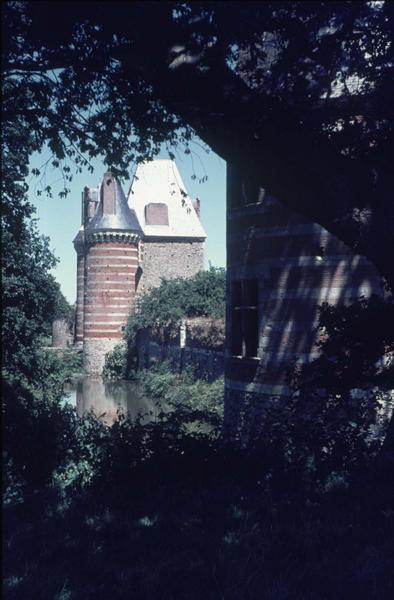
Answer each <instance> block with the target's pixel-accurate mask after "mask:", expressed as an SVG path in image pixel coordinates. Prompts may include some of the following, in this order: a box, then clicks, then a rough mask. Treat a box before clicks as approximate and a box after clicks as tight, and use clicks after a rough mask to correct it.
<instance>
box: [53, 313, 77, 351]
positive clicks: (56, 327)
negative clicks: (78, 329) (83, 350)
mask: <svg viewBox="0 0 394 600" xmlns="http://www.w3.org/2000/svg"><path fill="white" fill-rule="evenodd" d="M71 342H72V334H71V331H70V327H69V324H68V322H67V321H66V319H55V320H54V321H53V323H52V347H53V348H67V347H68V346H69V345H70V344H71Z"/></svg>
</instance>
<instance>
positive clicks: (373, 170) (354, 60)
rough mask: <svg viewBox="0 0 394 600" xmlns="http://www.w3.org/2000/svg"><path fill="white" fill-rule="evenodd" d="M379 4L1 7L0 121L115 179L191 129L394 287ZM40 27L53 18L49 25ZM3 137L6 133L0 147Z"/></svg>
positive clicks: (387, 101)
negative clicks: (95, 164)
mask: <svg viewBox="0 0 394 600" xmlns="http://www.w3.org/2000/svg"><path fill="white" fill-rule="evenodd" d="M393 13H394V9H393V4H392V3H391V2H369V1H368V2H290V1H289V2H281V3H278V2H242V3H241V2H221V1H219V2H192V3H182V2H111V3H109V2H96V3H95V4H94V10H92V4H91V3H90V2H78V3H74V4H73V7H72V10H70V5H69V4H68V3H67V2H52V3H51V2H41V1H38V2H26V3H23V2H7V3H6V4H5V7H4V18H3V24H4V35H3V39H4V40H5V42H4V44H3V67H4V86H3V89H4V92H3V93H4V117H5V122H6V123H14V122H15V121H16V120H17V121H18V123H20V124H21V126H22V127H23V130H24V135H25V136H26V137H28V138H29V142H30V146H31V148H32V150H39V149H41V148H42V147H43V146H44V145H45V144H47V145H48V146H49V148H50V149H51V151H52V153H53V160H54V161H55V164H57V163H58V164H59V168H60V169H63V171H62V174H63V175H64V181H65V188H67V181H68V180H69V178H70V177H72V173H70V172H67V171H66V170H65V169H64V167H65V166H67V162H70V161H74V163H75V164H76V168H77V170H78V169H82V168H85V167H86V168H90V167H89V159H90V158H93V157H95V156H97V155H99V154H104V155H105V157H106V162H107V164H108V165H109V166H110V167H111V168H112V169H113V170H114V172H115V173H116V174H118V175H126V172H127V170H128V169H129V168H130V164H131V163H132V162H135V161H140V160H144V159H150V158H152V157H153V156H154V155H155V154H157V152H158V151H159V149H160V147H161V146H162V145H163V144H164V145H165V146H166V147H167V148H169V150H170V148H172V149H171V150H170V151H171V152H172V153H173V154H174V152H175V150H174V148H176V147H177V146H178V147H183V149H184V151H185V152H186V153H189V152H191V153H192V152H193V151H192V150H191V149H192V147H193V146H192V145H193V143H194V142H193V136H194V135H195V134H197V135H198V136H199V137H200V139H201V140H203V142H205V143H206V144H207V145H208V146H209V147H211V148H212V149H213V150H214V151H215V152H217V153H218V154H219V155H221V156H222V157H223V158H224V159H225V160H227V161H228V162H231V164H232V165H234V166H236V167H239V168H240V169H241V170H242V172H243V173H244V174H245V176H246V177H248V178H254V179H255V180H256V184H258V185H261V186H262V187H264V188H265V189H268V190H269V191H270V193H272V194H273V195H274V196H276V197H278V198H279V199H281V200H282V201H283V202H285V203H286V204H287V205H288V206H289V207H291V208H293V209H295V210H297V211H299V212H301V213H303V214H305V215H306V216H307V217H308V218H310V219H311V220H312V221H316V222H318V223H320V224H321V225H323V226H324V227H326V228H327V229H328V230H329V231H331V232H332V233H334V234H336V235H338V237H339V238H340V239H342V240H343V241H345V242H346V243H347V244H348V245H349V246H350V247H351V248H352V249H353V250H354V251H355V252H359V253H362V254H365V255H366V256H367V257H369V258H370V259H371V260H372V262H373V263H374V264H375V266H377V268H378V269H379V270H380V272H381V273H382V274H383V275H384V276H385V277H386V279H387V280H388V282H389V283H390V284H392V277H393V275H392V266H391V261H390V260H389V257H388V253H387V251H386V249H387V247H390V246H389V245H391V244H392V243H393V228H394V226H393V223H394V207H393V203H392V202H391V190H392V189H393V173H392V169H391V166H390V157H391V156H392V155H393V137H394V136H393V135H392V134H393V108H392V107H393V105H394V104H393V87H392V80H393V65H394V61H393V43H392V38H393V35H392V34H393ZM48 23H50V24H51V26H50V27H48V25H47V24H48ZM9 143H10V142H9V141H8V139H7V140H6V144H9Z"/></svg>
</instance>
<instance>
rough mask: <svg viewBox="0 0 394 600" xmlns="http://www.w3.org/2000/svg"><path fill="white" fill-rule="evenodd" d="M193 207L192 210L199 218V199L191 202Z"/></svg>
mask: <svg viewBox="0 0 394 600" xmlns="http://www.w3.org/2000/svg"><path fill="white" fill-rule="evenodd" d="M193 207H194V210H195V211H196V215H197V217H198V218H200V199H199V198H196V199H195V200H194V201H193Z"/></svg>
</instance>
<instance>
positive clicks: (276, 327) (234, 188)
mask: <svg viewBox="0 0 394 600" xmlns="http://www.w3.org/2000/svg"><path fill="white" fill-rule="evenodd" d="M227 192H228V197H227V203H228V207H227V315H226V322H227V339H226V367H225V421H226V424H227V426H228V427H229V428H230V429H231V428H233V429H234V431H236V432H239V431H240V430H241V431H242V433H247V432H246V431H245V428H248V427H249V426H251V425H252V424H253V426H255V425H256V423H255V421H256V420H257V421H258V419H259V416H258V414H260V412H261V408H262V407H263V405H264V404H265V403H266V399H267V398H268V397H270V396H275V397H281V398H282V400H283V402H286V398H288V396H289V395H290V394H291V388H290V387H289V383H290V381H291V376H292V374H293V373H294V369H295V368H296V367H300V366H301V365H304V364H308V363H310V362H311V361H313V360H314V359H315V358H317V357H318V355H319V346H318V342H319V339H320V338H319V335H320V332H319V331H318V329H317V325H318V322H319V314H320V313H319V307H320V306H321V305H322V304H323V303H325V302H327V303H328V304H330V305H333V306H340V305H344V304H350V303H352V302H354V301H356V300H357V299H358V298H360V296H361V295H363V296H364V297H365V298H368V297H370V296H371V295H372V294H382V292H383V286H382V279H381V277H380V276H379V274H378V273H377V271H376V269H375V268H374V267H373V265H372V264H371V263H370V262H368V261H367V260H366V259H365V258H363V257H362V256H357V255H355V254H354V253H353V252H352V251H351V250H350V249H349V248H348V247H347V246H346V245H345V244H344V243H343V242H342V241H341V240H339V239H338V238H337V237H335V236H334V235H332V234H330V233H329V232H328V231H327V230H325V229H324V228H323V227H321V226H320V225H319V224H317V223H312V222H309V221H308V220H307V219H306V218H305V217H304V216H302V215H300V214H297V213H295V212H294V211H291V210H289V209H288V208H287V207H286V206H285V205H283V204H282V203H280V202H279V201H278V200H276V199H275V198H273V197H272V196H270V195H269V194H268V193H266V192H265V191H264V190H263V189H261V188H260V187H259V186H258V185H257V184H256V185H254V184H253V179H252V178H251V177H247V176H245V174H244V173H242V172H236V170H235V169H234V168H231V167H230V168H229V169H228V182H227ZM316 201H318V198H317V199H316ZM252 405H253V406H256V409H253V410H252V409H251V408H250V407H251V406H252ZM243 406H247V407H248V408H247V409H246V410H244V413H249V419H247V420H246V419H245V418H244V416H243V414H242V411H243V408H242V407H243ZM252 412H253V414H254V415H257V416H255V417H254V418H252V419H250V414H251V413H252Z"/></svg>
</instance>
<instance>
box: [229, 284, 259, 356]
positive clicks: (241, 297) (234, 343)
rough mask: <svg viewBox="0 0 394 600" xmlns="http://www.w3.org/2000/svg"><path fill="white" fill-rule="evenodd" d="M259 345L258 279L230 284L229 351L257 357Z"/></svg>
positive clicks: (234, 353) (239, 354)
mask: <svg viewBox="0 0 394 600" xmlns="http://www.w3.org/2000/svg"><path fill="white" fill-rule="evenodd" d="M258 346H259V315H258V280H257V279H244V280H241V281H233V282H232V284H231V353H232V354H233V355H235V356H243V357H257V352H258Z"/></svg>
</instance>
